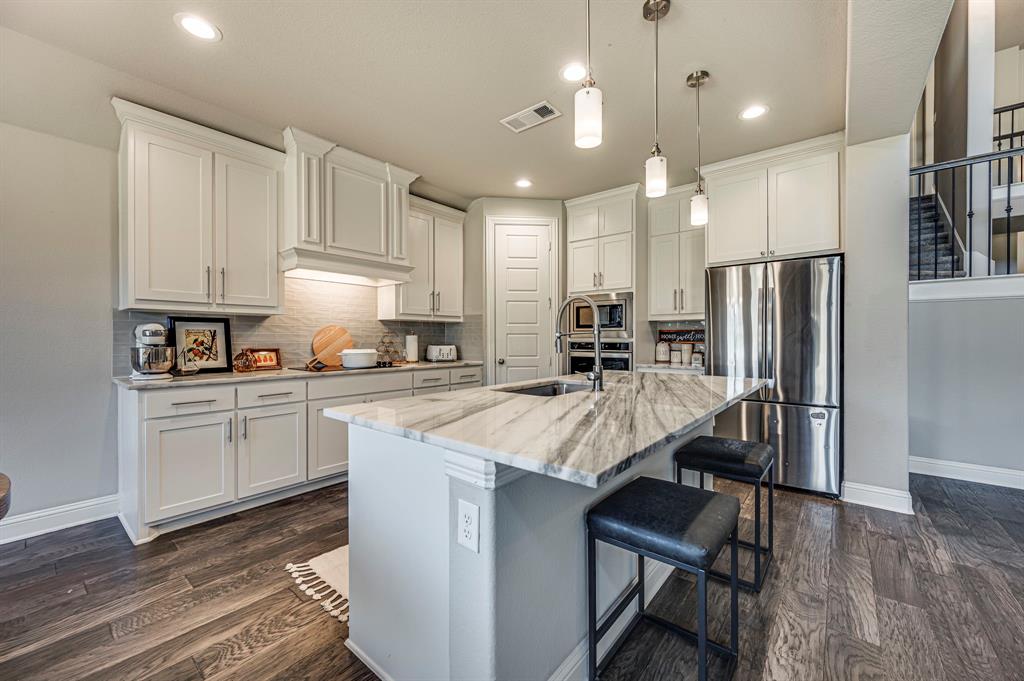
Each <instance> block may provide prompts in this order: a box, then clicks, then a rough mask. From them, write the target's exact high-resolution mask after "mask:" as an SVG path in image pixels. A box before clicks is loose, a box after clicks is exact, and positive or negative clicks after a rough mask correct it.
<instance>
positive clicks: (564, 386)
mask: <svg viewBox="0 0 1024 681" xmlns="http://www.w3.org/2000/svg"><path fill="white" fill-rule="evenodd" d="M498 390H499V391H500V392H503V393H512V394H514V395H536V396H537V397H557V396H559V395H568V394H569V393H578V392H584V391H586V392H590V391H592V390H593V388H592V387H591V386H590V384H588V383H562V382H560V381H552V382H551V383H541V384H540V385H531V386H529V387H526V388H499V389H498Z"/></svg>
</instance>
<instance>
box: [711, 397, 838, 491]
mask: <svg viewBox="0 0 1024 681" xmlns="http://www.w3.org/2000/svg"><path fill="white" fill-rule="evenodd" d="M840 416H841V415H840V412H839V410H838V409H834V408H828V407H803V406H796V405H788V404H771V403H765V402H748V401H743V402H740V403H738V404H736V405H735V406H733V407H731V408H729V409H727V410H726V411H724V412H722V413H721V414H719V415H718V416H716V417H715V435H717V436H720V437H731V438H737V439H740V440H757V441H759V442H767V443H769V444H771V445H772V446H773V447H775V452H776V457H777V458H776V465H775V482H777V483H778V484H780V485H787V486H789V487H797V488H799V489H806V490H811V491H814V492H822V493H824V494H832V495H838V494H839V484H840V478H839V425H840Z"/></svg>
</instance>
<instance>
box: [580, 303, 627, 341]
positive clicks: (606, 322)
mask: <svg viewBox="0 0 1024 681" xmlns="http://www.w3.org/2000/svg"><path fill="white" fill-rule="evenodd" d="M590 299H591V300H593V301H594V304H595V305H597V314H598V318H599V323H600V325H601V336H602V337H604V338H632V337H633V312H632V307H633V294H632V293H602V294H595V295H592V296H590ZM572 330H573V331H574V332H591V331H593V330H594V311H593V309H591V307H590V306H589V305H587V304H586V303H584V302H583V301H580V300H577V301H574V302H573V304H572Z"/></svg>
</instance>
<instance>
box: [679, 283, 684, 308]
mask: <svg viewBox="0 0 1024 681" xmlns="http://www.w3.org/2000/svg"><path fill="white" fill-rule="evenodd" d="M685 309H686V289H684V288H681V289H679V311H680V312H682V311H683V310H685Z"/></svg>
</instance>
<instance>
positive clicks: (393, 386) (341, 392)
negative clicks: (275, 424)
mask: <svg viewBox="0 0 1024 681" xmlns="http://www.w3.org/2000/svg"><path fill="white" fill-rule="evenodd" d="M411 389H412V373H411V372H409V373H399V372H394V373H388V372H382V373H376V374H357V375H355V376H337V377H332V378H318V379H315V380H311V381H309V387H308V389H307V392H308V394H309V399H311V400H319V399H324V398H326V397H345V396H347V395H365V394H367V393H379V392H386V391H391V390H411Z"/></svg>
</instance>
